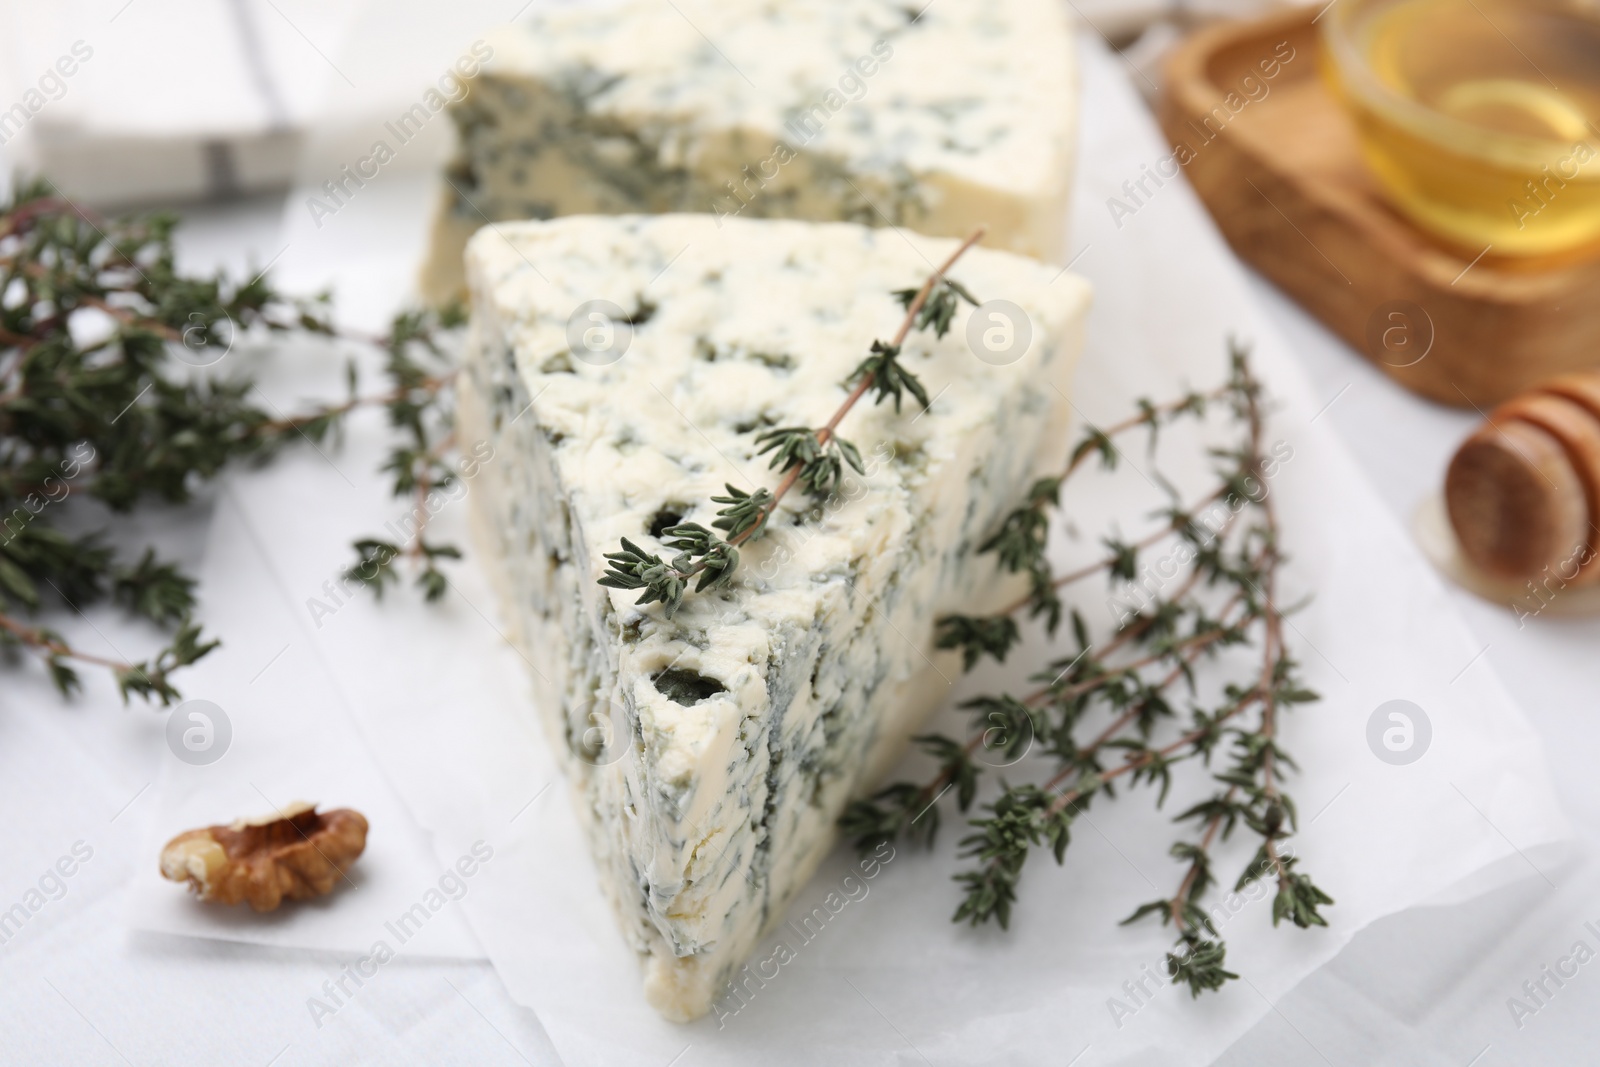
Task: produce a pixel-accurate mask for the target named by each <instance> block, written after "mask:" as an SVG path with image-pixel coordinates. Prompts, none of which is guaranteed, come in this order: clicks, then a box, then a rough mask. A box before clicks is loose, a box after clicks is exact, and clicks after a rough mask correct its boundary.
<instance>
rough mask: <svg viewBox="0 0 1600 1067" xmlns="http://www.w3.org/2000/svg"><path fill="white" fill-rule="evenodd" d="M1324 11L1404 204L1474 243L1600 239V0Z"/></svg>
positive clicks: (1357, 113) (1436, 228)
mask: <svg viewBox="0 0 1600 1067" xmlns="http://www.w3.org/2000/svg"><path fill="white" fill-rule="evenodd" d="M1323 21H1324V24H1325V25H1324V44H1325V47H1324V50H1323V69H1324V72H1325V74H1326V75H1327V77H1328V78H1329V80H1330V81H1331V82H1332V84H1333V86H1334V88H1335V90H1336V91H1337V93H1338V94H1339V96H1340V97H1341V98H1342V99H1343V100H1344V102H1345V104H1346V107H1347V109H1348V110H1349V112H1350V114H1351V116H1352V117H1353V118H1354V120H1355V124H1356V128H1357V132H1358V134H1359V137H1360V140H1361V145H1362V150H1363V153H1364V155H1365V156H1366V159H1367V162H1368V164H1369V166H1370V167H1371V168H1372V170H1373V171H1374V172H1375V174H1376V175H1377V177H1378V179H1379V181H1380V182H1381V183H1382V185H1383V187H1384V189H1385V190H1386V191H1387V193H1388V195H1389V197H1390V199H1391V201H1392V202H1393V204H1394V206H1395V207H1396V208H1397V209H1398V210H1399V211H1400V212H1401V213H1402V214H1404V215H1406V216H1407V217H1409V218H1411V219H1412V220H1413V221H1414V222H1416V223H1417V224H1418V225H1419V226H1421V227H1422V228H1423V229H1426V230H1428V231H1430V232H1431V233H1433V234H1435V235H1437V236H1439V237H1441V238H1443V239H1444V240H1445V241H1446V242H1448V243H1451V244H1454V245H1456V246H1459V247H1460V248H1462V249H1463V250H1467V251H1469V252H1470V253H1472V254H1476V253H1479V252H1482V251H1485V250H1492V251H1493V252H1494V253H1495V254H1497V255H1516V256H1529V255H1540V254H1546V253H1555V252H1562V251H1566V250H1569V249H1573V248H1577V247H1579V246H1584V245H1589V244H1596V245H1600V0H1337V2H1336V3H1335V4H1333V6H1332V7H1331V8H1329V9H1328V12H1327V14H1326V15H1325V16H1324V20H1323Z"/></svg>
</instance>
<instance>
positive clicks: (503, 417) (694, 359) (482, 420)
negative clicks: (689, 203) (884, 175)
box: [459, 215, 1088, 1019]
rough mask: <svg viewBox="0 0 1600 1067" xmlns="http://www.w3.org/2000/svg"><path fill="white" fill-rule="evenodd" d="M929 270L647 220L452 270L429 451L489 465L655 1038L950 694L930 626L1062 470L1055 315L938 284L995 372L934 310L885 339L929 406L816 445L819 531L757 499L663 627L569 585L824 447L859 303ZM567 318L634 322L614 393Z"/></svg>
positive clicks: (860, 417) (549, 719) (505, 561)
mask: <svg viewBox="0 0 1600 1067" xmlns="http://www.w3.org/2000/svg"><path fill="white" fill-rule="evenodd" d="M954 245H955V242H954V241H950V240H943V239H934V238H923V237H918V236H915V235H909V234H900V233H895V232H891V231H888V230H873V229H868V228H865V227H861V226H856V225H851V224H809V223H800V222H787V221H749V220H723V221H722V222H721V223H720V225H719V224H718V223H717V222H716V221H715V220H713V219H711V218H710V217H708V216H703V215H701V216H691V215H666V216H654V217H638V216H621V217H573V218H567V219H558V220H554V221H551V222H542V223H538V222H535V223H516V224H510V225H506V226H503V227H499V228H497V229H485V230H484V231H482V232H481V233H480V234H478V236H476V237H475V238H474V239H473V240H472V243H471V245H470V247H469V249H468V254H467V264H468V275H469V281H470V285H471V290H472V307H473V318H472V328H471V331H470V342H469V345H468V355H467V359H466V364H465V367H464V372H463V378H462V388H461V389H460V391H459V392H460V404H461V415H460V430H459V432H460V434H461V439H462V441H463V442H464V443H465V442H472V445H471V447H472V448H474V449H477V447H478V443H479V442H484V443H487V444H488V445H489V446H490V447H492V448H493V457H494V458H493V460H492V462H487V463H485V464H484V465H483V467H482V472H481V474H480V475H479V479H478V482H477V483H476V484H477V486H478V488H476V489H475V491H474V493H473V500H474V502H475V504H474V506H475V508H476V509H477V512H478V516H477V517H478V520H479V521H478V523H477V525H478V529H479V530H480V532H481V534H482V536H483V537H484V538H485V539H486V540H487V541H488V545H487V549H488V551H487V553H486V555H487V556H489V557H490V559H491V566H492V568H493V569H495V570H497V571H498V574H497V575H496V578H497V581H496V584H497V586H498V587H499V588H500V589H501V590H502V593H503V595H504V597H505V604H504V607H505V614H506V616H507V621H508V623H509V625H510V626H511V628H512V633H513V636H512V639H513V640H514V641H515V642H516V644H517V646H518V647H519V649H520V650H521V652H522V654H523V655H524V656H525V657H526V658H527V659H528V661H529V663H530V664H531V665H532V667H533V669H534V672H535V675H536V677H535V684H536V688H537V690H538V698H539V703H540V705H541V712H542V714H543V718H544V721H545V724H546V726H547V727H548V728H549V736H550V738H551V741H552V743H553V745H554V746H555V747H556V749H557V750H558V751H559V752H560V754H561V758H562V759H563V761H564V763H565V766H566V769H567V772H568V773H569V775H570V777H571V781H572V785H573V788H574V791H575V795H576V797H577V807H578V809H579V811H580V812H581V813H582V817H583V820H584V822H585V824H586V827H587V830H588V834H589V839H590V842H591V845H592V848H593V853H594V856H595V860H596V864H597V866H598V868H599V870H600V876H601V881H602V883H603V884H604V886H605V889H606V892H607V894H608V895H609V896H610V898H611V900H612V902H613V904H614V905H615V906H616V910H617V913H618V915H619V917H620V920H621V922H622V926H623V929H624V933H625V935H626V936H627V938H628V941H629V943H630V944H631V945H632V946H633V948H634V949H635V950H636V951H638V952H639V954H640V955H641V957H642V958H643V961H644V963H645V967H646V983H645V986H646V993H647V996H648V998H649V1000H650V1002H651V1003H652V1004H653V1005H654V1006H655V1007H656V1008H657V1009H658V1010H660V1011H661V1012H662V1014H664V1015H666V1016H668V1017H669V1018H673V1019H690V1018H694V1017H696V1016H699V1015H701V1014H704V1013H705V1012H706V1011H707V1010H709V1008H710V1006H711V1005H712V1003H713V1002H714V1001H715V1000H716V999H717V997H718V996H719V995H720V994H721V993H722V992H723V991H724V990H725V989H726V988H727V983H728V980H729V976H730V975H731V974H732V973H734V972H735V971H736V970H737V968H738V967H739V966H741V965H742V964H743V963H744V961H745V959H746V957H747V955H748V954H749V952H750V951H751V950H752V949H753V948H754V947H755V945H756V943H757V941H758V939H759V938H760V936H761V934H762V932H763V931H764V930H765V929H766V928H767V927H768V926H769V924H771V923H773V922H775V921H776V920H777V919H778V918H779V917H780V916H781V915H782V914H783V912H784V909H785V907H786V906H787V904H788V903H789V901H790V899H791V898H792V896H793V895H794V893H795V891H796V890H797V889H798V888H799V887H800V886H801V885H803V883H804V882H805V880H806V879H807V878H808V877H809V875H810V874H811V872H812V870H813V869H814V867H815V866H816V864H817V862H818V861H819V860H820V859H821V858H822V856H823V855H824V854H825V853H826V852H827V850H828V849H829V848H830V847H831V845H832V843H833V841H834V837H835V824H836V821H837V819H838V816H839V814H840V813H841V811H842V810H843V808H844V806H845V804H846V803H847V802H848V800H849V799H850V798H851V797H852V796H858V795H861V794H862V793H863V792H865V791H866V790H868V789H869V788H870V787H871V785H872V783H873V781H874V779H875V778H876V777H877V776H878V775H880V774H881V773H882V772H883V771H884V770H885V769H886V768H887V767H888V766H889V765H890V764H891V763H892V762H893V760H894V759H896V758H897V757H898V755H899V754H900V753H901V751H902V750H903V747H904V743H905V740H906V738H907V737H908V736H909V735H910V734H911V733H913V732H914V731H915V730H916V728H917V726H918V724H919V722H920V720H921V718H922V717H923V715H924V714H925V712H926V711H928V710H929V709H930V708H931V707H932V706H933V705H934V704H936V703H938V702H939V701H942V700H943V699H944V698H945V697H946V696H947V693H948V679H949V677H953V676H954V675H955V674H956V670H957V669H956V668H955V667H954V666H952V665H951V663H949V662H945V665H944V666H943V667H938V666H935V659H936V657H938V656H940V655H941V654H939V653H937V652H936V651H935V649H934V648H933V641H932V630H933V620H934V619H935V618H936V617H937V616H938V615H940V614H941V613H947V612H950V611H957V610H959V611H978V610H984V609H985V608H987V607H990V606H992V605H993V603H994V599H995V597H996V596H997V595H999V592H1000V591H999V590H997V588H996V586H995V570H994V564H993V560H992V558H990V557H984V558H983V559H981V560H979V559H977V546H978V545H979V544H980V543H981V542H982V540H983V538H984V537H985V536H986V535H987V534H989V533H990V532H992V530H993V529H994V528H995V527H996V525H997V524H998V523H999V521H1000V520H1001V519H1002V518H1003V516H1004V514H1005V513H1006V511H1007V510H1009V508H1010V507H1012V506H1014V505H1015V503H1016V501H1017V500H1018V499H1020V498H1021V496H1022V494H1023V493H1024V492H1025V491H1026V489H1027V486H1028V485H1029V484H1030V483H1031V481H1032V479H1033V478H1034V477H1035V476H1036V475H1037V474H1039V473H1040V472H1041V470H1044V469H1048V468H1054V467H1057V466H1059V464H1060V463H1061V462H1062V461H1063V459H1064V450H1065V440H1066V432H1067V430H1066V428H1067V412H1066V410H1064V409H1066V407H1067V400H1066V390H1067V389H1068V386H1069V377H1070V373H1071V370H1072V367H1073V364H1074V361H1075V358H1076V356H1077V352H1078V348H1079V344H1080V331H1081V326H1082V320H1083V316H1084V312H1085V309H1086V306H1087V302H1088V292H1087V286H1086V285H1085V284H1084V283H1083V282H1082V281H1080V280H1079V279H1077V278H1076V277H1075V276H1072V275H1070V274H1066V273H1064V272H1062V271H1060V270H1059V268H1056V267H1051V266H1047V265H1044V264H1041V263H1038V262H1036V261H1033V260H1031V259H1027V258H1024V257H1021V256H1016V255H1012V254H1009V253H1004V252H998V251H990V250H987V249H984V248H977V249H974V250H972V251H970V252H968V253H967V254H966V256H965V257H963V259H962V260H961V261H960V262H959V263H958V265H957V267H956V269H955V270H954V271H953V272H952V276H953V277H955V278H956V279H957V280H959V281H960V282H962V283H963V284H964V285H965V286H966V287H967V288H968V289H970V290H971V291H973V292H974V293H976V294H977V295H978V296H979V297H980V298H984V299H995V298H1000V299H1004V300H1008V301H1011V302H1012V303H1014V304H1015V305H1016V306H1018V307H1019V308H1021V309H1022V310H1023V311H1024V312H1025V313H1026V315H1027V320H1028V330H1029V332H1030V333H1031V337H1032V340H1031V342H1030V343H1029V346H1028V348H1027V349H1026V351H1025V352H1020V353H1018V355H1017V358H1016V359H1015V361H1014V362H1009V363H1005V364H1004V365H999V366H996V365H993V363H994V362H995V361H994V360H993V359H992V358H991V359H988V360H985V359H980V358H978V356H977V355H975V354H974V353H973V351H972V350H971V349H970V348H969V347H968V340H967V336H968V329H967V327H968V324H969V320H970V319H971V317H972V315H973V312H972V311H971V310H970V309H968V308H965V307H964V308H963V310H962V311H961V312H960V313H959V314H958V315H957V317H956V320H955V323H954V327H953V329H952V330H951V331H950V333H949V334H948V335H947V336H945V337H944V338H943V339H935V338H934V337H933V335H932V334H931V333H927V332H918V333H913V334H912V335H911V337H910V338H909V340H908V342H907V344H906V345H905V348H904V353H903V355H902V357H901V360H902V362H903V363H904V364H905V365H906V366H907V367H908V368H909V369H910V370H912V371H913V372H914V373H916V374H917V375H918V376H919V377H920V378H921V380H922V382H923V383H924V384H925V386H926V387H927V389H928V392H929V393H930V395H932V396H933V402H932V405H931V407H930V408H929V409H928V410H927V411H925V412H923V411H920V410H918V406H917V405H916V403H915V401H914V400H910V398H909V397H908V401H910V402H909V403H908V405H907V406H906V408H905V409H904V410H902V411H900V412H898V413H897V412H896V411H895V409H894V405H893V403H885V404H881V405H876V406H874V405H872V404H871V403H870V396H869V397H868V398H867V399H864V400H863V401H862V402H861V403H860V404H858V405H857V407H856V408H855V409H854V410H853V411H852V412H851V413H850V415H849V417H848V418H847V419H846V420H845V422H844V423H843V424H842V426H841V433H842V434H843V435H844V436H845V437H846V438H847V439H849V440H851V441H853V442H855V443H856V445H857V446H858V447H859V448H860V450H861V452H862V455H863V457H864V459H865V460H866V463H867V473H866V474H865V475H855V474H854V473H853V472H851V473H850V474H849V476H848V477H847V478H846V480H845V483H844V485H843V486H842V487H841V489H840V491H839V493H837V494H836V495H835V496H834V497H832V498H830V499H828V500H822V501H818V500H814V499H808V498H807V497H806V496H805V495H804V494H802V493H800V492H799V491H796V492H793V493H791V494H790V495H789V496H788V497H786V498H785V500H784V501H783V505H782V507H781V509H780V511H779V513H778V514H777V515H776V516H775V517H774V519H773V520H772V522H771V523H770V525H769V532H768V533H767V534H766V535H765V536H764V537H762V538H761V539H760V540H758V541H754V542H751V543H749V544H747V545H746V546H745V547H744V548H743V549H742V550H741V555H742V559H741V562H740V566H739V570H738V573H737V576H736V578H735V579H734V581H733V583H732V585H731V586H730V587H727V588H724V589H719V590H715V591H708V592H705V593H698V594H697V593H693V592H691V593H689V594H688V595H687V596H686V597H685V599H684V601H683V605H682V607H681V609H680V610H679V611H678V612H677V614H676V615H675V616H674V617H673V618H672V619H670V620H669V619H667V618H666V616H665V614H664V612H663V611H662V609H661V606H660V605H659V604H656V605H650V606H647V607H644V608H640V607H639V606H637V604H636V600H637V598H638V596H639V594H638V592H636V591H619V590H613V589H608V588H605V587H602V586H600V585H599V584H598V582H597V579H598V578H599V577H600V576H601V574H603V573H604V571H605V560H604V558H603V556H604V554H605V553H606V552H612V551H616V550H617V546H618V544H619V542H620V540H621V539H622V538H624V537H626V538H629V539H630V540H632V541H635V542H637V543H638V544H640V545H641V546H643V547H644V548H646V550H648V551H653V552H662V553H663V554H665V555H670V553H667V552H665V550H663V549H662V547H661V542H660V538H659V536H656V535H655V534H652V532H651V531H652V529H655V530H656V532H657V534H658V533H659V531H660V530H661V528H662V526H663V525H664V524H669V523H671V522H674V521H677V520H678V519H683V520H686V521H693V522H699V523H701V524H702V525H705V526H710V525H711V523H712V521H713V519H714V518H715V509H716V507H717V505H715V504H713V503H711V502H710V498H711V497H712V496H716V495H723V494H724V492H725V490H724V483H732V484H734V485H737V486H739V487H740V488H741V489H744V490H746V491H749V490H753V489H755V488H756V487H758V486H763V485H765V486H768V487H770V486H772V485H775V484H776V482H777V480H778V479H777V476H776V475H775V474H773V473H772V472H769V471H768V470H767V465H766V458H765V457H761V456H758V455H756V452H755V448H756V445H755V438H756V435H757V433H758V432H759V430H760V429H761V428H762V427H770V426H794V425H810V426H816V425H821V424H822V423H823V422H825V421H826V420H827V419H828V417H829V416H830V415H831V414H832V413H833V411H834V410H835V409H836V408H837V407H838V405H839V404H840V402H841V401H842V400H843V399H844V397H845V395H846V389H845V387H844V384H843V383H844V382H845V379H846V378H847V377H848V375H849V374H850V372H851V371H852V370H853V369H854V367H855V366H856V364H857V363H858V362H859V361H860V360H861V359H862V357H863V356H865V355H866V353H867V349H868V347H869V345H870V344H871V342H872V341H873V340H874V339H885V340H887V339H888V338H889V337H890V336H892V334H893V332H894V330H895V328H896V327H897V325H898V323H899V319H900V317H901V315H902V311H901V309H900V306H899V304H898V303H897V302H896V301H895V300H894V299H893V297H892V296H891V291H892V290H895V289H901V288H906V287H913V286H916V285H918V284H920V282H921V281H922V280H923V279H924V278H925V277H926V276H927V274H928V273H929V271H930V270H931V264H934V263H937V262H939V261H941V260H943V258H944V257H946V256H947V255H949V253H950V252H951V250H952V249H953V247H954ZM594 300H607V301H610V302H612V303H614V304H616V305H617V306H620V307H622V308H624V309H627V310H628V311H629V312H630V313H632V315H633V317H634V320H635V324H634V326H633V328H632V336H631V341H630V342H629V343H628V346H627V348H626V350H625V351H623V352H622V354H621V355H620V357H619V358H617V359H615V361H614V362H607V361H606V360H604V359H602V360H591V359H589V358H587V355H588V354H587V353H586V352H584V351H583V350H581V349H573V348H571V347H569V318H570V317H571V316H572V315H573V314H574V312H575V310H577V309H579V308H580V307H582V306H583V305H585V304H587V303H588V302H590V301H594ZM987 324H988V320H984V321H983V322H982V323H980V325H987ZM1002 362H1003V361H1002ZM946 655H947V654H946Z"/></svg>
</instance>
